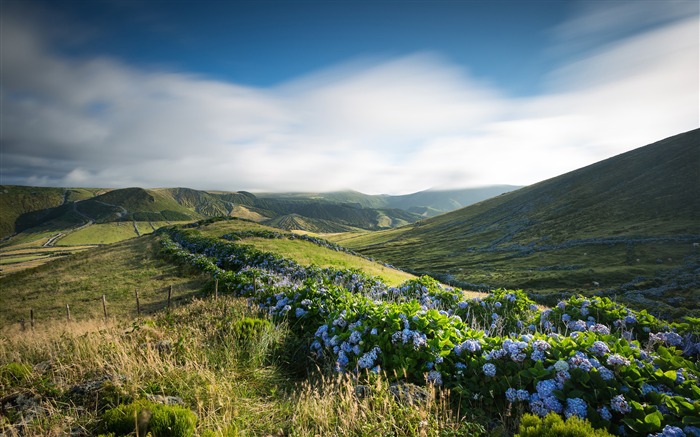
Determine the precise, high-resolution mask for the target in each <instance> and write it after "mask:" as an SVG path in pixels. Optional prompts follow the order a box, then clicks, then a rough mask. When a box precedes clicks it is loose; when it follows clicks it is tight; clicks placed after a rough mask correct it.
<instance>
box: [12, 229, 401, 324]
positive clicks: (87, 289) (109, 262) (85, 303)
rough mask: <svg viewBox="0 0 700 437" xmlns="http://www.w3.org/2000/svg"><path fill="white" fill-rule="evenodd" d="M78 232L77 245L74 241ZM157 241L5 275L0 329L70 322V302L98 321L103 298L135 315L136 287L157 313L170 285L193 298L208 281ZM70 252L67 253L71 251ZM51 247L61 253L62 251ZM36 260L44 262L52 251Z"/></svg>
mask: <svg viewBox="0 0 700 437" xmlns="http://www.w3.org/2000/svg"><path fill="white" fill-rule="evenodd" d="M99 226H103V228H99ZM104 226H112V227H114V228H115V229H116V228H117V226H116V225H115V224H113V223H111V224H105V225H92V226H89V227H87V228H85V230H86V231H88V230H90V229H95V230H98V231H99V230H102V231H104ZM121 228H123V229H122V230H124V231H129V230H130V231H129V232H131V235H132V237H135V234H134V229H133V226H132V224H131V223H128V224H127V223H125V224H123V225H121ZM199 230H200V231H201V232H202V233H203V234H204V235H207V236H215V237H218V236H221V235H223V234H226V233H229V232H233V231H242V230H268V231H277V229H274V228H270V227H267V226H262V225H259V224H256V223H252V222H248V221H243V220H231V221H224V222H215V223H213V224H209V225H207V226H201V227H200V228H199ZM74 234H75V238H76V241H73V240H71V238H72V237H73V235H74ZM74 234H71V235H68V236H67V237H65V238H64V239H63V240H61V241H62V242H64V243H65V242H68V243H75V244H79V243H80V242H81V241H84V239H83V238H80V237H81V236H80V235H79V232H76V233H74ZM105 235H106V236H105V237H104V238H108V235H107V234H105ZM154 239H155V237H154V236H144V237H140V238H132V239H130V240H127V241H123V242H120V243H116V244H112V245H107V246H104V247H99V248H95V249H90V250H84V248H81V249H82V250H84V251H82V252H81V253H77V254H73V255H69V256H66V257H65V258H61V259H57V260H55V261H51V262H50V263H48V264H45V265H43V266H40V267H38V268H34V269H28V270H24V271H21V272H17V273H13V274H9V275H7V276H5V277H1V278H0V289H1V290H2V293H0V307H2V308H6V309H7V310H6V311H3V313H2V315H0V325H6V324H10V323H13V322H16V321H17V320H19V319H20V318H22V317H24V318H28V317H29V310H30V309H32V308H33V309H34V310H35V317H36V318H37V319H38V320H45V319H55V318H62V317H65V305H66V304H69V305H70V307H71V312H72V314H73V316H74V317H75V318H78V319H84V318H87V317H94V316H98V315H100V314H101V312H102V307H101V303H100V301H99V298H100V297H101V296H102V294H106V296H107V301H108V302H110V311H111V312H112V313H113V314H121V315H127V314H128V315H131V314H133V313H134V312H135V300H134V292H135V291H136V290H138V291H139V293H140V296H141V304H142V306H143V307H144V308H146V309H155V308H158V307H162V306H163V305H164V302H165V298H166V294H165V290H166V288H167V287H168V286H170V285H174V287H175V293H176V295H178V296H182V295H191V294H193V293H196V291H197V290H199V289H200V288H201V287H203V286H204V284H205V282H206V278H195V279H192V278H184V277H180V276H179V275H178V270H177V268H175V267H173V266H170V265H167V264H165V263H163V262H162V261H160V260H158V259H156V258H155V252H154V251H155V248H156V246H157V244H156V243H155V242H154ZM88 240H90V239H89V238H88ZM242 243H244V244H251V245H254V246H256V247H258V248H260V249H262V250H266V251H270V252H273V253H277V254H280V255H282V256H285V257H289V258H291V259H293V260H295V261H297V262H298V263H300V264H302V265H310V264H316V265H318V266H320V267H334V268H340V269H344V268H357V269H361V270H363V271H365V272H366V273H369V274H371V275H375V276H379V277H381V278H383V279H385V280H386V281H387V282H388V283H391V284H399V283H401V282H404V281H406V280H408V279H410V278H412V277H413V276H411V275H409V274H406V273H403V272H400V271H397V270H394V269H390V268H387V267H385V266H383V265H381V264H378V263H373V262H370V261H368V260H365V259H362V258H359V257H355V256H352V255H349V254H346V253H342V252H336V251H333V250H330V249H327V248H324V247H320V246H317V245H315V244H312V243H310V242H306V241H300V240H294V241H290V240H286V239H279V240H266V239H260V238H251V239H246V240H243V241H242ZM62 247H63V248H64V250H70V248H71V247H70V246H65V247H64V246H62ZM49 250H50V251H55V250H56V248H50V249H49ZM47 253H49V252H47ZM17 256H20V254H17ZM36 256H37V257H41V256H45V254H43V253H42V254H40V255H36ZM47 296H50V298H47Z"/></svg>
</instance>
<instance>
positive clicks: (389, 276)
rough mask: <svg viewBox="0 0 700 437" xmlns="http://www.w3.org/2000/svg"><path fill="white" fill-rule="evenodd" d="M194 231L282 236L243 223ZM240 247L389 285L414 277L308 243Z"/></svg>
mask: <svg viewBox="0 0 700 437" xmlns="http://www.w3.org/2000/svg"><path fill="white" fill-rule="evenodd" d="M198 229H199V231H200V232H202V234H203V235H205V236H208V237H220V236H222V235H225V234H228V233H231V232H235V231H246V230H258V231H263V230H264V231H272V232H282V233H283V232H284V231H281V230H279V229H275V228H271V227H268V226H264V225H260V224H257V223H252V222H249V221H244V220H227V221H219V222H215V223H213V224H209V225H206V226H201V227H199V228H198ZM241 243H243V244H249V245H251V246H254V247H256V248H257V249H260V250H262V251H265V252H272V253H276V254H278V255H281V256H283V257H286V258H290V259H292V260H294V261H296V262H297V263H299V264H301V265H304V266H308V265H311V264H315V265H317V266H319V267H323V268H325V267H333V268H338V269H349V268H355V269H360V270H362V271H364V272H365V273H367V274H370V275H373V276H378V277H380V278H382V279H383V280H385V281H386V282H387V284H390V285H398V284H401V283H403V282H405V281H407V280H409V279H414V278H415V276H414V275H411V274H408V273H405V272H402V271H399V270H396V269H391V268H388V267H385V266H384V265H382V264H380V263H376V262H372V261H369V260H366V259H364V258H360V257H357V256H353V255H350V254H347V253H344V252H337V251H334V250H330V249H327V248H325V247H320V246H318V245H316V244H313V243H311V242H308V241H302V240H288V239H265V238H247V239H245V240H242V241H241Z"/></svg>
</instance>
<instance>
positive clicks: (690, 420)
mask: <svg viewBox="0 0 700 437" xmlns="http://www.w3.org/2000/svg"><path fill="white" fill-rule="evenodd" d="M683 425H693V426H696V425H700V417H698V416H685V417H684V418H683Z"/></svg>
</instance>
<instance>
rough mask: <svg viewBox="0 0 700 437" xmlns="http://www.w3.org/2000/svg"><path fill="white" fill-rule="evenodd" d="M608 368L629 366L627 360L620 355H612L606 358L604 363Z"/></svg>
mask: <svg viewBox="0 0 700 437" xmlns="http://www.w3.org/2000/svg"><path fill="white" fill-rule="evenodd" d="M606 362H607V363H608V365H609V366H629V365H630V360H628V359H627V358H625V357H623V356H622V355H620V354H613V355H610V356H609V357H608V360H607V361H606Z"/></svg>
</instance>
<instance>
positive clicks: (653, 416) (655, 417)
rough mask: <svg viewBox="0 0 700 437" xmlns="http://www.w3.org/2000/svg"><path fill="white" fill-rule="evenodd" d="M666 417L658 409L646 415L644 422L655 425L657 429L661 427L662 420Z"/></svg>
mask: <svg viewBox="0 0 700 437" xmlns="http://www.w3.org/2000/svg"><path fill="white" fill-rule="evenodd" d="M663 419H664V416H663V414H661V412H660V411H658V410H656V411H654V412H653V413H649V414H647V415H646V416H645V417H644V422H645V423H648V424H650V425H654V427H655V428H656V429H658V428H661V421H662V420H663Z"/></svg>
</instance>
